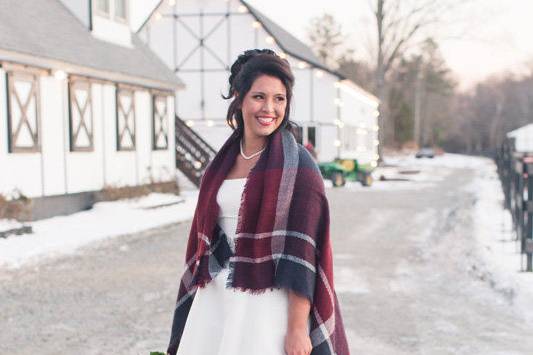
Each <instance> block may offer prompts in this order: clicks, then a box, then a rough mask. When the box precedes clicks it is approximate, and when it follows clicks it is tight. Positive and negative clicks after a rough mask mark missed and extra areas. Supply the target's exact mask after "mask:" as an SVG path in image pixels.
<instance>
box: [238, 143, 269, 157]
mask: <svg viewBox="0 0 533 355" xmlns="http://www.w3.org/2000/svg"><path fill="white" fill-rule="evenodd" d="M240 146H241V156H242V157H243V158H244V159H246V160H250V159H252V158H253V157H256V156H258V155H259V154H261V153H262V152H263V150H265V148H263V149H261V150H260V151H258V152H255V153H253V154H252V155H248V156H246V155H245V154H244V151H243V149H242V139H241V142H240Z"/></svg>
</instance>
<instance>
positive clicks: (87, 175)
mask: <svg viewBox="0 0 533 355" xmlns="http://www.w3.org/2000/svg"><path fill="white" fill-rule="evenodd" d="M128 13H129V3H128V0H113V1H111V0H103V1H90V0H61V1H59V0H39V1H30V0H2V1H0V171H1V173H0V193H2V194H9V193H11V192H12V191H13V190H19V191H20V192H21V193H22V194H23V195H25V196H27V197H30V198H32V199H33V200H34V202H35V205H36V206H39V205H41V206H46V208H42V209H40V211H37V212H34V215H33V218H42V217H47V216H50V215H54V214H58V213H68V212H72V211H75V210H79V209H83V208H87V207H90V205H91V203H92V196H93V195H92V194H93V192H94V191H98V190H101V189H102V188H104V187H105V186H126V185H140V184H145V183H149V182H165V181H173V180H174V179H175V166H176V165H175V146H174V112H175V111H174V96H175V91H176V89H178V88H182V87H183V83H182V82H181V81H180V80H179V79H178V78H177V77H176V75H175V74H174V73H173V71H172V70H170V69H169V68H168V67H167V66H166V65H165V64H164V63H163V62H162V61H161V60H160V59H159V58H158V57H157V56H156V55H154V53H152V52H151V51H150V50H149V49H148V48H147V47H146V46H145V45H144V44H143V43H142V42H141V41H140V40H139V39H138V38H137V36H136V35H135V34H132V32H131V29H130V26H129V19H128V17H129V16H128Z"/></svg>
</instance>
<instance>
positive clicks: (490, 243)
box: [466, 159, 533, 321]
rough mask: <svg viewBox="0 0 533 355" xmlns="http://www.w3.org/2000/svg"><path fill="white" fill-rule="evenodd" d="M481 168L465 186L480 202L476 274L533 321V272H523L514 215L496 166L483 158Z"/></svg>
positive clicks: (476, 219)
mask: <svg viewBox="0 0 533 355" xmlns="http://www.w3.org/2000/svg"><path fill="white" fill-rule="evenodd" d="M478 167H479V169H478V170H477V173H476V178H475V180H474V181H473V183H472V184H471V185H469V186H467V187H466V190H467V191H468V192H471V193H474V194H475V196H476V199H477V201H476V204H475V206H474V211H473V218H474V228H475V236H476V239H477V242H478V244H479V250H478V251H479V253H480V256H481V267H480V270H477V272H478V273H483V274H484V275H483V276H484V277H486V278H489V279H490V282H491V283H492V286H493V287H494V288H495V289H496V290H498V291H501V292H504V293H505V294H506V295H507V296H509V298H510V299H512V302H513V303H515V304H516V305H517V306H518V307H519V308H520V309H521V311H522V312H521V313H523V314H524V316H525V317H527V318H529V320H530V321H533V311H532V310H531V300H532V299H533V273H528V272H521V270H523V267H524V266H525V257H523V256H522V254H521V253H520V249H519V248H520V247H519V244H518V242H517V241H515V238H516V234H515V232H514V231H513V225H512V218H511V214H510V212H509V211H508V210H506V209H504V207H503V201H504V195H503V191H502V189H501V184H500V181H499V178H498V175H497V172H496V165H495V164H494V163H493V162H492V161H491V160H488V159H480V165H479V166H478ZM523 259H524V260H523Z"/></svg>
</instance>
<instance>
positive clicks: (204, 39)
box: [138, 0, 379, 166]
mask: <svg viewBox="0 0 533 355" xmlns="http://www.w3.org/2000/svg"><path fill="white" fill-rule="evenodd" d="M138 34H139V36H140V38H141V39H142V40H143V41H145V43H147V44H148V46H149V47H150V48H151V49H152V50H153V51H154V52H155V53H157V55H158V56H159V57H160V58H161V59H162V60H163V61H164V62H165V63H166V64H167V65H168V66H169V67H171V68H173V69H174V71H175V72H176V73H177V75H179V77H180V78H181V79H182V80H183V81H184V82H185V84H186V87H187V88H186V89H185V90H183V91H180V92H178V93H177V95H176V112H177V115H178V116H179V118H180V119H182V120H184V121H185V122H186V123H187V125H188V126H189V127H191V128H192V129H194V130H195V131H196V132H197V133H199V134H200V135H201V136H202V137H204V139H205V140H206V141H207V142H208V143H209V144H210V145H212V146H213V147H214V148H215V149H218V148H219V147H220V146H221V144H222V143H223V142H224V141H225V139H226V138H227V136H228V135H229V134H230V132H231V131H230V128H229V127H228V126H227V125H226V123H225V114H226V110H227V106H228V102H226V101H225V100H223V99H222V98H221V94H222V93H226V92H227V78H228V75H229V68H230V66H231V64H232V63H233V61H234V60H235V59H236V58H237V56H238V55H239V54H240V53H242V52H243V51H244V50H246V49H250V48H270V49H273V50H275V51H276V52H277V53H279V54H280V55H281V56H283V57H285V58H287V60H288V61H289V62H290V63H291V66H292V68H293V72H294V74H295V77H296V84H295V88H294V99H293V105H292V109H293V112H291V118H292V119H293V120H294V121H296V123H298V124H299V125H300V126H301V127H302V132H301V133H302V137H303V142H302V143H304V144H305V143H307V142H311V143H312V144H313V145H314V146H315V147H316V150H317V151H318V153H319V154H318V158H319V160H320V161H330V160H333V159H334V158H336V157H341V158H350V159H355V158H357V159H358V160H359V161H360V163H361V164H369V165H372V166H375V164H376V161H377V159H378V156H377V145H378V144H379V142H378V132H377V129H378V128H377V127H378V125H377V119H378V113H377V112H378V111H377V108H378V100H377V98H376V97H374V96H372V95H371V94H369V93H367V92H365V91H364V90H362V89H361V88H359V87H358V86H357V85H355V84H354V83H353V82H350V81H349V80H346V79H345V78H343V77H342V76H341V75H340V74H339V73H337V72H335V71H334V70H331V69H330V68H328V67H327V66H325V65H324V64H323V63H321V61H320V60H319V59H318V58H317V57H316V56H315V55H314V54H313V52H312V51H311V49H310V48H309V47H308V46H306V45H305V44H304V43H302V42H301V41H299V40H298V39H297V38H295V37H294V36H293V35H291V34H290V33H288V32H287V31H286V30H285V29H283V28H282V27H280V26H279V25H277V24H276V23H274V22H273V21H272V20H270V19H269V18H268V17H267V16H265V15H264V14H262V13H261V12H260V11H258V10H257V9H255V8H253V7H252V6H251V5H249V4H248V3H246V2H244V1H241V0H179V1H175V0H162V1H161V2H160V3H159V4H158V5H157V6H156V7H155V9H154V11H153V12H152V13H151V14H150V16H149V17H148V18H147V20H146V21H145V23H144V24H143V25H142V26H141V27H140V28H139V31H138ZM177 139H178V144H179V137H178V138H177Z"/></svg>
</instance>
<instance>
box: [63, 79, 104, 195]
mask: <svg viewBox="0 0 533 355" xmlns="http://www.w3.org/2000/svg"><path fill="white" fill-rule="evenodd" d="M101 91H102V86H101V85H99V84H93V85H92V100H93V146H94V151H91V152H70V151H68V144H67V146H66V149H65V150H66V151H67V152H68V153H67V158H66V160H67V192H69V193H74V192H82V191H93V190H99V189H100V188H101V187H102V186H103V182H104V180H103V173H102V170H101V169H102V166H103V161H102V154H103V152H102V151H103V140H102V135H101V134H99V132H101V131H102V124H104V120H103V117H102V116H101V115H100V114H99V112H100V110H101V106H100V105H99V102H98V101H99V100H98V97H100V95H101ZM67 119H68V117H67ZM66 132H67V135H68V134H69V132H68V130H66ZM66 142H68V139H67V140H66Z"/></svg>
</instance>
